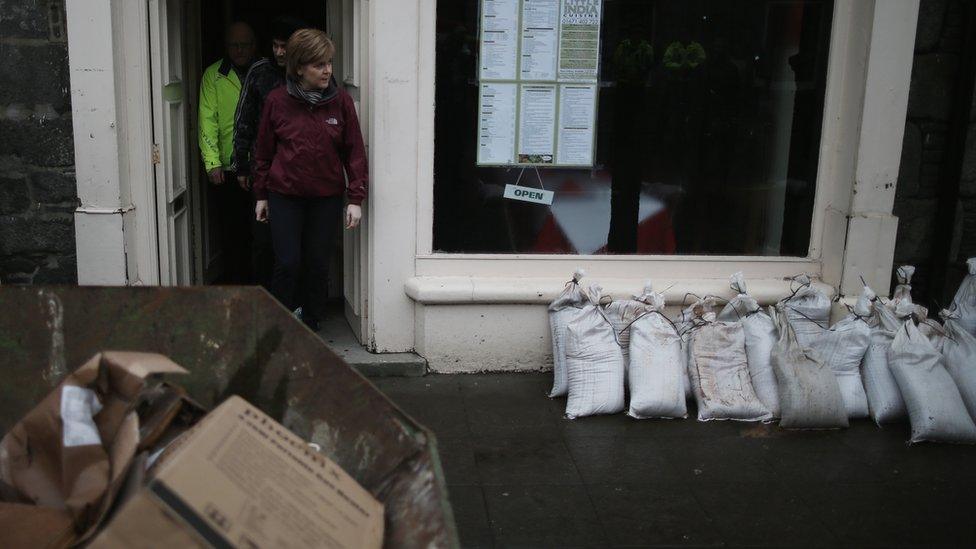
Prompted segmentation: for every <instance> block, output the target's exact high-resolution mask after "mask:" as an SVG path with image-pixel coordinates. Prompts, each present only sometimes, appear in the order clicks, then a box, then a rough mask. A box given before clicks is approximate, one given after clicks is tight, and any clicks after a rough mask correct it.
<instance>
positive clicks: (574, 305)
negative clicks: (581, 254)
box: [549, 269, 587, 397]
mask: <svg viewBox="0 0 976 549" xmlns="http://www.w3.org/2000/svg"><path fill="white" fill-rule="evenodd" d="M583 274H584V273H583V271H582V270H581V269H577V270H576V272H575V273H573V279H572V280H570V281H569V282H567V283H566V287H565V288H564V289H563V291H562V293H560V294H559V295H558V296H556V299H555V300H553V302H552V303H550V304H549V332H550V335H551V336H552V378H553V379H552V390H551V391H549V396H550V397H559V396H565V395H566V391H567V387H568V386H567V384H566V342H565V339H566V325H567V324H569V322H570V321H571V320H573V318H575V317H576V315H577V314H579V313H580V311H581V310H582V309H583V307H584V306H585V305H586V303H587V300H586V292H585V290H583V287H582V286H580V279H582V278H583Z"/></svg>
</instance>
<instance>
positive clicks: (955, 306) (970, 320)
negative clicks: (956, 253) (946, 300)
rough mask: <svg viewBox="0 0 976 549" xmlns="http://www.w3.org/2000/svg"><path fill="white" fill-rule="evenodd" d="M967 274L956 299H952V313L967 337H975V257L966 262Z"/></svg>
mask: <svg viewBox="0 0 976 549" xmlns="http://www.w3.org/2000/svg"><path fill="white" fill-rule="evenodd" d="M966 266H967V267H969V274H968V275H966V278H964V279H963V280H962V284H960V285H959V290H957V291H956V297H954V298H953V299H952V312H953V313H956V314H957V315H958V320H956V322H957V323H958V324H959V326H960V327H962V329H963V330H966V331H967V332H969V335H971V336H973V337H976V257H970V258H969V261H966Z"/></svg>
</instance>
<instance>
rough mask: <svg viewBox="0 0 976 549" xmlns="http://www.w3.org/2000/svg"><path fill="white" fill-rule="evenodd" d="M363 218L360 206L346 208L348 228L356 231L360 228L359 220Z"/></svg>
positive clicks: (351, 205)
mask: <svg viewBox="0 0 976 549" xmlns="http://www.w3.org/2000/svg"><path fill="white" fill-rule="evenodd" d="M362 218H363V209H362V207H360V206H359V205H358V204H350V205H348V206H346V228H347V229H355V228H356V227H358V226H359V220H360V219H362Z"/></svg>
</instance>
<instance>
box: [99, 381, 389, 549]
mask: <svg viewBox="0 0 976 549" xmlns="http://www.w3.org/2000/svg"><path fill="white" fill-rule="evenodd" d="M153 471H154V475H153V477H152V478H151V479H150V480H149V483H148V485H147V486H146V488H144V489H143V490H142V491H141V492H139V493H138V494H136V495H135V496H134V497H133V498H132V499H131V500H130V501H129V502H128V503H126V504H125V505H124V506H123V508H122V509H120V511H119V512H118V514H117V515H116V516H115V517H113V519H112V520H111V521H109V523H108V524H107V526H106V527H105V529H104V530H103V531H102V532H101V534H100V535H99V536H98V537H96V538H95V540H94V541H93V543H92V547H96V548H122V547H125V548H139V547H161V546H188V547H195V546H213V547H235V548H237V547H239V548H256V547H269V548H270V547H275V548H290V547H295V548H297V547H312V548H314V547H323V548H356V549H358V548H373V547H380V546H381V545H382V540H383V525H384V522H383V505H382V504H381V503H380V502H379V501H377V500H376V499H375V498H373V497H372V495H370V494H369V492H367V491H366V490H365V489H364V488H362V486H360V485H359V484H358V483H357V482H356V481H355V480H354V479H353V478H352V477H350V476H349V475H348V474H347V473H346V472H345V471H343V470H342V469H341V468H340V467H338V466H337V465H336V464H335V463H333V462H332V461H330V460H329V459H328V458H326V457H325V456H323V455H321V454H319V453H317V452H315V451H314V450H312V449H311V448H309V447H308V445H307V444H306V442H305V441H304V440H302V439H301V438H299V437H297V436H296V435H294V434H293V433H291V432H290V431H288V430H287V429H286V428H285V427H283V426H281V425H280V424H278V423H277V422H275V421H274V420H272V419H271V418H270V417H268V416H267V415H266V414H264V413H263V412H261V411H260V410H258V409H257V408H255V407H254V406H252V405H251V404H249V403H247V402H246V401H245V400H243V399H241V398H238V397H231V398H230V399H228V400H227V401H225V402H224V403H223V404H221V405H220V406H219V407H217V409H215V410H214V411H213V412H211V413H210V414H208V415H207V416H206V418H204V420H203V421H201V422H200V423H199V424H198V425H196V426H195V427H194V428H193V429H192V430H190V431H188V432H187V433H186V434H185V435H184V436H183V437H181V438H180V439H179V440H177V441H176V442H175V443H174V444H172V445H171V446H170V448H168V449H167V450H166V453H165V456H164V457H163V458H160V461H159V463H158V464H157V466H156V467H154V469H153ZM164 540H165V541H164Z"/></svg>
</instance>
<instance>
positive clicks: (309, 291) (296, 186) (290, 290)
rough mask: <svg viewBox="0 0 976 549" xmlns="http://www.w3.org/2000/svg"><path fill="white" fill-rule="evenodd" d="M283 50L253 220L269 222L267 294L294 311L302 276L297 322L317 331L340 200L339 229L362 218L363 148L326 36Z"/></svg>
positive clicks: (300, 37)
mask: <svg viewBox="0 0 976 549" xmlns="http://www.w3.org/2000/svg"><path fill="white" fill-rule="evenodd" d="M286 49H287V52H288V54H287V67H286V70H287V82H286V86H283V87H280V88H278V89H276V90H274V91H272V92H271V93H270V94H269V95H268V98H267V99H266V100H265V103H264V110H263V112H262V114H261V123H260V126H259V127H258V138H257V144H256V145H255V150H254V194H255V196H256V198H257V205H256V206H255V215H256V216H257V219H258V221H267V222H270V223H271V240H272V243H273V246H274V254H275V268H274V276H273V279H272V281H271V291H272V293H273V294H274V295H275V297H276V298H278V300H279V301H281V302H282V303H283V304H284V305H285V306H286V307H288V308H289V310H292V309H294V308H295V307H296V296H295V293H296V287H297V284H298V279H299V276H300V275H302V276H303V282H304V288H305V297H306V299H305V303H304V304H303V314H302V320H303V321H304V322H305V323H306V324H307V325H308V326H309V327H311V328H312V329H313V330H317V329H318V321H319V320H320V319H321V318H322V315H323V313H324V312H325V300H326V288H327V285H326V282H327V278H328V266H329V258H330V257H331V256H332V253H333V251H334V250H335V242H336V230H337V228H338V225H339V219H338V217H339V214H340V213H341V212H342V204H343V194H345V196H346V199H347V201H348V205H347V206H346V215H345V226H346V229H352V228H355V227H356V226H358V225H359V220H360V219H361V218H362V209H361V204H362V201H363V199H365V198H366V192H367V179H368V174H367V166H366V148H365V146H364V145H363V136H362V133H361V131H360V128H359V118H358V117H357V116H356V109H355V106H354V105H353V101H352V98H351V97H350V96H349V94H348V93H346V91H345V90H343V89H341V88H339V87H338V85H337V84H336V81H335V78H333V76H332V56H333V55H334V54H335V46H334V45H333V44H332V41H331V40H329V38H328V36H326V34H325V33H324V32H322V31H320V30H315V29H302V30H299V31H297V32H295V34H293V35H292V36H291V39H289V40H288V46H287V48H286ZM346 181H348V185H347V183H346Z"/></svg>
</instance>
